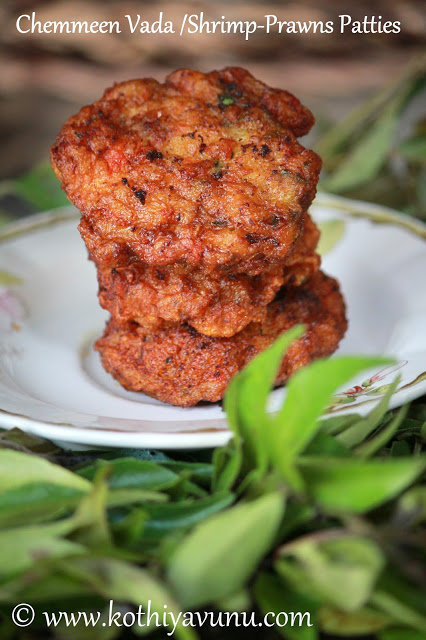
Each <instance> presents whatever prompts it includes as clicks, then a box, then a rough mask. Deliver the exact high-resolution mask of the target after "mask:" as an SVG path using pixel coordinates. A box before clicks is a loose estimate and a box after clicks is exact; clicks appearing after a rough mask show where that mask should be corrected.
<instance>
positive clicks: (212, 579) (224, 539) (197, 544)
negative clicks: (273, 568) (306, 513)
mask: <svg viewBox="0 0 426 640" xmlns="http://www.w3.org/2000/svg"><path fill="white" fill-rule="evenodd" d="M283 511H284V499H283V497H282V496H281V495H279V494H278V493H274V494H269V495H266V496H263V497H261V498H259V499H258V500H255V501H253V502H250V503H246V504H240V505H237V506H236V507H232V508H230V509H228V510H226V511H224V512H223V513H219V514H217V515H214V516H211V517H210V518H208V519H207V520H205V522H203V523H202V524H200V525H199V526H198V527H196V529H195V530H194V531H193V532H191V533H190V534H189V535H188V536H187V537H186V538H185V539H184V540H183V542H182V543H181V544H180V545H179V546H178V547H177V549H176V551H175V552H174V554H173V555H172V556H171V558H170V562H169V566H168V577H169V580H170V582H171V584H172V585H173V587H174V589H175V591H176V593H177V595H178V596H179V599H180V601H181V602H182V603H183V605H184V606H188V607H196V606H199V605H202V604H206V603H209V602H214V601H216V600H219V599H223V598H226V597H227V596H230V595H232V594H233V593H235V592H236V591H238V590H239V589H240V588H241V587H242V586H243V585H244V583H245V582H246V580H247V579H248V578H249V576H250V575H251V574H252V573H253V571H254V570H255V568H256V567H257V565H258V563H259V562H260V560H261V558H262V557H263V556H264V555H265V554H266V553H267V552H268V551H269V549H270V548H271V545H272V543H273V540H274V538H275V534H276V532H277V530H278V527H279V524H280V521H281V518H282V514H283Z"/></svg>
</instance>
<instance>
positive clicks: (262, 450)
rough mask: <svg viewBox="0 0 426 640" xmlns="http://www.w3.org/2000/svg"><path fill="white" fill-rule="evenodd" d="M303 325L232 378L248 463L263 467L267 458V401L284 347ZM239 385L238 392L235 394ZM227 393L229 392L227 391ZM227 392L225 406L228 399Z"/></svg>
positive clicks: (300, 330) (282, 336) (299, 334)
mask: <svg viewBox="0 0 426 640" xmlns="http://www.w3.org/2000/svg"><path fill="white" fill-rule="evenodd" d="M303 331H304V329H303V327H302V326H296V327H292V328H291V329H290V330H289V331H287V332H286V333H284V334H283V335H281V336H280V337H279V338H278V339H277V340H276V341H275V342H274V343H273V344H272V345H271V346H270V347H269V348H268V349H266V351H263V352H262V353H260V354H259V355H257V356H256V358H254V359H253V360H252V361H251V362H250V363H249V364H248V365H247V366H246V367H245V368H244V369H243V370H242V371H241V372H240V373H239V374H238V375H237V376H236V377H235V378H234V380H233V381H232V382H231V385H233V386H232V387H231V395H230V397H231V398H233V399H234V400H233V401H234V402H236V404H237V419H236V421H237V422H238V426H237V427H236V425H235V422H234V425H232V423H231V427H232V426H233V428H237V429H238V432H239V433H240V434H241V435H242V437H243V440H244V448H245V457H246V459H247V461H248V463H249V464H250V465H251V466H252V465H253V466H256V467H257V468H259V469H260V470H261V471H264V470H265V468H266V465H267V460H268V450H267V446H266V445H267V442H266V438H265V431H266V430H267V429H268V423H269V422H270V420H271V418H270V417H269V416H268V415H267V413H266V402H267V399H268V396H269V393H270V391H271V389H272V387H273V384H274V381H275V378H276V375H277V372H278V369H279V367H280V364H281V361H282V359H283V355H284V353H285V351H286V350H287V349H288V347H289V346H290V344H291V343H292V342H294V340H296V339H297V338H299V337H300V336H301V335H302V334H303ZM235 388H236V390H237V393H236V394H235V395H232V392H233V390H234V389H235ZM227 395H228V394H227ZM227 395H226V396H225V410H226V411H227V410H228V407H229V399H228V398H227Z"/></svg>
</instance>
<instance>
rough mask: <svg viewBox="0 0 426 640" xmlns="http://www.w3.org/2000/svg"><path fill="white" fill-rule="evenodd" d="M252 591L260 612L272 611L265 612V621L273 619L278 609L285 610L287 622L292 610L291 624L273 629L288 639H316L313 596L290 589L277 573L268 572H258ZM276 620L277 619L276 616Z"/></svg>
mask: <svg viewBox="0 0 426 640" xmlns="http://www.w3.org/2000/svg"><path fill="white" fill-rule="evenodd" d="M253 591H254V597H255V600H256V603H257V605H258V607H259V609H260V610H261V612H262V614H263V615H266V614H268V613H274V614H275V616H268V622H273V621H274V620H276V619H277V616H279V614H280V613H281V612H284V613H286V614H287V615H288V617H289V621H290V622H291V621H292V619H291V616H292V615H293V614H295V617H294V622H295V624H294V625H291V624H286V625H285V626H284V627H280V626H279V625H276V626H275V629H276V630H277V631H278V633H280V634H281V635H283V636H284V638H289V640H316V639H317V638H318V631H317V625H316V611H317V608H318V603H317V602H316V601H315V600H313V599H311V598H309V597H306V596H302V595H300V594H299V593H297V592H295V591H293V590H292V589H290V588H289V586H288V585H286V584H284V583H283V581H282V580H280V578H279V577H278V576H277V575H274V574H271V573H261V574H260V575H259V576H258V577H257V579H256V582H255V584H254V588H253ZM298 614H300V615H298ZM284 620H285V619H284ZM278 621H280V619H279V618H278Z"/></svg>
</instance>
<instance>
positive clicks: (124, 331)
mask: <svg viewBox="0 0 426 640" xmlns="http://www.w3.org/2000/svg"><path fill="white" fill-rule="evenodd" d="M298 323H304V324H305V325H306V333H305V334H304V335H303V336H302V337H301V338H300V339H299V340H297V341H296V342H295V343H294V344H293V345H292V346H291V347H290V349H289V350H288V352H287V353H286V355H285V357H284V359H283V362H282V364H281V367H280V370H279V373H278V376H277V379H276V384H277V385H278V384H282V383H284V382H285V381H286V380H287V379H288V377H289V376H290V375H291V374H293V373H294V372H295V371H296V370H297V369H299V368H300V367H302V366H304V365H306V364H308V363H309V362H311V361H312V360H314V359H315V358H319V357H322V356H326V355H329V354H331V353H332V352H333V351H335V349H336V348H337V345H338V343H339V341H340V340H341V338H342V337H343V335H344V333H345V330H346V327H347V322H346V318H345V305H344V302H343V298H342V296H341V294H340V291H339V286H338V284H337V282H336V280H334V279H333V278H330V277H328V276H326V275H324V274H323V273H322V272H320V271H319V272H317V273H316V274H314V275H313V276H312V277H311V278H309V280H308V281H307V282H306V283H305V284H303V285H301V286H298V287H294V286H287V287H284V288H282V289H281V290H280V292H279V293H278V295H277V297H276V299H275V300H274V301H273V302H272V303H271V304H270V305H269V306H268V308H267V313H266V318H265V319H264V321H263V322H261V323H259V322H252V323H250V324H249V325H248V326H246V327H245V329H243V330H242V331H240V332H239V333H237V334H236V335H234V336H233V337H231V338H213V337H207V336H204V335H202V334H200V333H198V332H197V331H196V330H195V329H193V328H192V327H190V326H188V325H180V326H178V327H175V328H173V329H167V330H160V331H157V332H147V331H146V330H144V329H143V328H142V327H141V326H140V325H138V324H136V323H128V324H116V323H114V321H113V320H111V321H110V322H109V323H108V325H107V328H106V330H105V334H104V336H103V337H102V338H100V339H99V340H98V341H97V343H96V346H95V348H96V349H97V350H98V351H99V352H100V354H101V359H102V363H103V366H104V367H105V369H106V370H107V371H108V372H109V373H111V374H112V375H113V376H114V377H115V378H116V379H117V380H118V381H119V382H120V384H121V385H122V386H123V387H124V388H126V389H128V390H130V391H143V392H144V393H145V394H147V395H149V396H153V397H155V398H158V399H159V400H162V401H163V402H168V403H170V404H174V405H178V406H182V407H189V406H192V405H195V404H197V403H198V402H200V401H201V400H207V401H210V402H215V401H217V400H220V399H221V398H222V397H223V395H224V392H225V389H226V387H227V385H228V383H229V381H230V379H231V378H232V377H233V376H234V375H235V374H236V373H237V372H238V371H239V370H240V369H242V368H243V367H244V366H245V365H246V364H247V363H248V362H249V361H250V360H251V359H252V358H253V357H254V356H255V355H256V354H258V353H259V352H260V351H263V350H264V349H266V348H267V347H268V346H269V345H270V344H272V342H273V341H274V340H275V339H276V338H277V337H278V336H279V335H280V334H281V333H283V332H284V331H286V330H287V329H289V328H290V327H292V326H294V325H295V324H298Z"/></svg>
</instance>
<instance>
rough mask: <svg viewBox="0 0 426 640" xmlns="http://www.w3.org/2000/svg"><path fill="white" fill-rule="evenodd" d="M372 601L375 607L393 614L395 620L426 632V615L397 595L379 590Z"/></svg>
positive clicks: (390, 614)
mask: <svg viewBox="0 0 426 640" xmlns="http://www.w3.org/2000/svg"><path fill="white" fill-rule="evenodd" d="M371 602H372V604H374V606H375V607H377V608H378V609H380V610H381V611H383V612H384V613H387V614H388V615H389V616H391V617H392V618H393V620H394V621H395V622H397V623H399V624H403V625H406V626H408V627H412V628H413V629H418V630H419V631H422V632H423V633H426V617H425V616H424V615H422V614H421V613H419V612H418V611H416V610H415V609H414V608H413V607H411V606H409V605H407V604H406V603H405V602H403V601H401V599H400V598H398V597H395V595H393V594H391V593H389V592H387V591H385V590H377V591H375V593H374V594H373V596H372V598H371ZM423 604H424V601H423Z"/></svg>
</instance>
